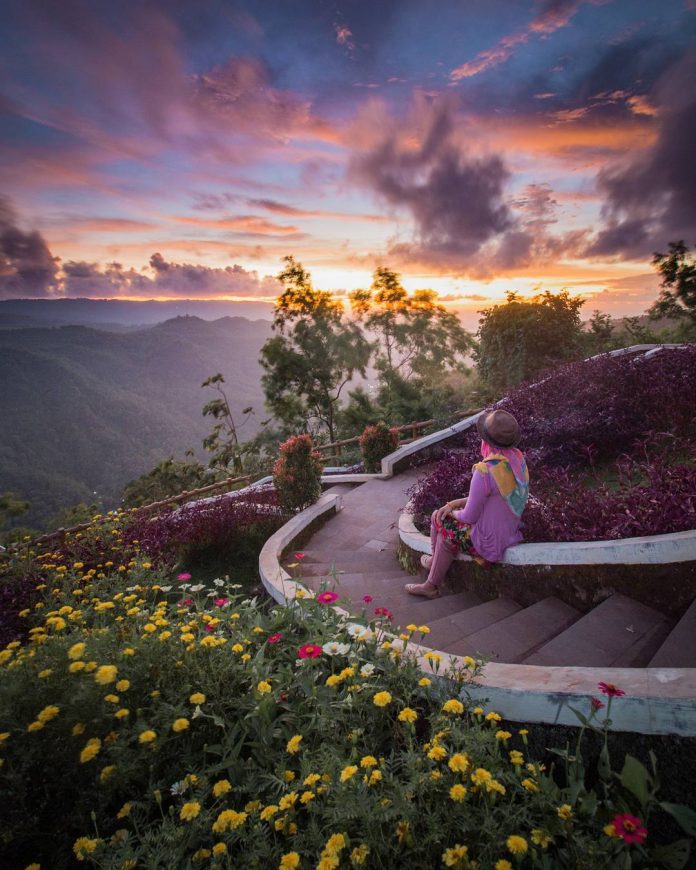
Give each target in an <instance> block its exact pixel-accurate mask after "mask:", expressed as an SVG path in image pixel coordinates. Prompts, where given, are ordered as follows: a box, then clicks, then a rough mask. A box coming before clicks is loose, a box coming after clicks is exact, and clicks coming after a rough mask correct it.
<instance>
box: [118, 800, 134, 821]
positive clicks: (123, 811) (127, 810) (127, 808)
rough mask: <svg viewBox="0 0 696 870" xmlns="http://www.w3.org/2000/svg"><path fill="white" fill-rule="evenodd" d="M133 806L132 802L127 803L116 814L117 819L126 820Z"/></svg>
mask: <svg viewBox="0 0 696 870" xmlns="http://www.w3.org/2000/svg"><path fill="white" fill-rule="evenodd" d="M132 806H133V804H132V802H131V801H127V802H126V803H125V804H124V805H123V806H122V807H121V809H120V810H119V811H118V812H117V813H116V818H117V819H125V817H126V816H127V815H128V814H129V813H130V811H131V807H132Z"/></svg>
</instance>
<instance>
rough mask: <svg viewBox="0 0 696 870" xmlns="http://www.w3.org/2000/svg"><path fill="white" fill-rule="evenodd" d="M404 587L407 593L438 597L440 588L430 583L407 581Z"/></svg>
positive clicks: (424, 596)
mask: <svg viewBox="0 0 696 870" xmlns="http://www.w3.org/2000/svg"><path fill="white" fill-rule="evenodd" d="M405 588H406V591H407V592H408V593H409V595H420V596H421V597H422V598H439V597H440V590H439V589H438V588H437V586H433V585H432V583H407V584H406V587H405Z"/></svg>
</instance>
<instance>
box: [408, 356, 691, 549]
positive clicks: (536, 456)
mask: <svg viewBox="0 0 696 870" xmlns="http://www.w3.org/2000/svg"><path fill="white" fill-rule="evenodd" d="M695 394H696V347H691V346H689V347H685V348H675V349H666V350H662V351H660V352H659V353H657V354H655V355H654V356H652V357H649V358H646V357H635V356H632V355H626V356H617V357H610V356H602V357H599V358H596V359H591V360H586V361H584V362H578V363H572V364H570V365H567V366H563V367H562V368H560V369H558V370H556V371H555V372H553V373H552V374H550V375H549V376H548V377H547V378H546V379H545V380H543V381H541V382H540V383H538V384H533V385H526V386H523V387H520V388H518V389H517V390H515V391H514V392H512V393H511V394H510V396H509V397H507V398H506V399H505V400H503V401H502V402H500V403H499V407H501V408H505V409H506V410H508V411H510V412H511V413H513V414H514V415H515V416H516V417H517V419H518V420H519V422H520V426H521V429H522V432H523V441H522V443H521V445H520V446H521V448H522V449H523V450H524V451H525V452H526V454H527V459H528V462H529V466H530V475H531V479H532V480H531V490H532V495H533V497H532V498H531V499H530V502H529V505H528V507H527V509H526V511H525V514H524V536H525V540H526V541H530V542H532V541H595V540H607V539H608V540H611V539H618V538H626V537H635V536H641V535H654V534H665V533H670V532H678V531H687V530H689V529H693V528H696V467H695V466H694V463H693V459H694V457H695V456H696V451H695V450H694V443H695V441H696V415H695V414H694V402H693V396H694V395H695ZM479 459H480V454H479V440H478V436H477V434H476V430H475V429H471V430H467V432H465V433H464V434H463V435H462V438H461V442H460V449H459V450H458V451H457V452H456V453H449V454H446V455H445V458H444V459H443V460H442V461H441V462H440V463H439V464H438V466H437V467H436V468H435V470H434V471H433V472H432V473H431V474H430V475H428V476H427V477H425V478H423V479H422V480H421V481H419V483H418V484H417V485H416V486H415V487H414V488H413V490H412V492H411V496H412V500H411V506H412V509H413V511H414V514H415V517H416V525H417V526H418V527H419V529H420V530H421V531H424V532H426V531H427V529H428V524H429V517H430V514H431V512H432V511H433V510H434V509H435V508H436V507H439V506H440V505H442V504H444V503H445V502H446V501H449V500H451V499H453V498H457V497H461V496H462V494H465V493H466V492H467V491H468V488H469V481H470V479H471V466H472V465H473V464H474V462H477V461H478V460H479Z"/></svg>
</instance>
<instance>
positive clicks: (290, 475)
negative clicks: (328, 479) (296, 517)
mask: <svg viewBox="0 0 696 870" xmlns="http://www.w3.org/2000/svg"><path fill="white" fill-rule="evenodd" d="M322 467H323V466H322V459H321V454H320V453H319V452H318V451H316V450H313V449H312V438H311V436H310V435H307V434H305V435H294V436H293V437H292V438H288V440H287V441H285V442H283V444H281V445H280V456H279V457H278V459H277V460H276V462H275V465H274V466H273V483H274V485H275V488H276V492H277V493H278V501H279V502H280V504H281V506H282V507H283V508H285V509H286V510H289V511H298V510H302V509H303V508H306V507H308V506H309V505H311V504H314V502H315V501H316V500H317V499H318V498H319V496H320V494H321V470H322Z"/></svg>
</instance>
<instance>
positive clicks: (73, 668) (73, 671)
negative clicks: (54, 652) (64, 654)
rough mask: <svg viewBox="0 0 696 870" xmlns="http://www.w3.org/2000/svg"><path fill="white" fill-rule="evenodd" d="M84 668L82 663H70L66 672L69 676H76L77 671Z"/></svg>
mask: <svg viewBox="0 0 696 870" xmlns="http://www.w3.org/2000/svg"><path fill="white" fill-rule="evenodd" d="M84 667H85V663H84V662H79V661H78V662H71V663H70V665H68V670H69V671H70V673H71V674H76V673H77V672H78V671H82V670H84Z"/></svg>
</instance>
